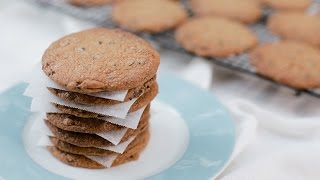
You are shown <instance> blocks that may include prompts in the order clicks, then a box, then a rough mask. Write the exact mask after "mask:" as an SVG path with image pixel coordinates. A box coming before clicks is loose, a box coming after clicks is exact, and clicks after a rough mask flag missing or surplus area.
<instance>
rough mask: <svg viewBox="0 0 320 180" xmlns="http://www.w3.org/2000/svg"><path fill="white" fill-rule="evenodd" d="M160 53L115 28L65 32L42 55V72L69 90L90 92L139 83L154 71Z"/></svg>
mask: <svg viewBox="0 0 320 180" xmlns="http://www.w3.org/2000/svg"><path fill="white" fill-rule="evenodd" d="M159 63H160V56H159V54H158V52H157V51H156V50H154V49H153V48H152V47H151V45H150V44H149V43H147V42H146V41H145V40H143V39H141V38H139V37H137V36H135V35H133V34H131V33H127V32H124V31H121V30H118V29H106V28H93V29H89V30H85V31H81V32H78V33H73V34H70V35H67V36H65V37H63V38H61V39H59V40H57V41H55V42H54V43H52V44H51V45H50V46H49V48H48V49H47V50H46V51H45V53H44V55H43V57H42V69H43V71H44V73H45V74H46V75H47V76H48V77H49V78H50V79H51V80H53V81H54V82H55V83H57V84H59V85H61V86H63V87H65V88H66V89H68V90H69V91H76V92H83V93H91V92H102V91H119V90H128V89H132V88H135V87H140V86H143V84H144V83H145V82H147V81H148V80H150V79H151V78H152V77H154V76H155V75H156V72H157V69H158V66H159Z"/></svg>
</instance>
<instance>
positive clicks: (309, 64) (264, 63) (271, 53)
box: [250, 41, 320, 89]
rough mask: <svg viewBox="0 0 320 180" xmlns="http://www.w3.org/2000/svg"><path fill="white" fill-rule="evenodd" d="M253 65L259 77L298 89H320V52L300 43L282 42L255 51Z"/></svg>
mask: <svg viewBox="0 0 320 180" xmlns="http://www.w3.org/2000/svg"><path fill="white" fill-rule="evenodd" d="M250 62H251V64H252V65H253V66H254V67H255V68H256V70H257V72H258V73H259V74H262V75H264V76H266V77H269V78H271V79H273V80H275V81H277V82H280V83H283V84H285V85H288V86H291V87H294V88H297V89H311V88H318V87H320V50H318V49H316V48H314V47H312V46H310V45H308V44H305V43H299V42H293V41H283V42H278V43H271V44H265V45H262V46H260V47H257V48H256V49H254V50H253V51H252V52H251V54H250Z"/></svg>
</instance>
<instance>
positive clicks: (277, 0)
mask: <svg viewBox="0 0 320 180" xmlns="http://www.w3.org/2000/svg"><path fill="white" fill-rule="evenodd" d="M261 1H262V3H263V4H264V5H266V6H268V7H270V8H273V9H276V10H281V11H304V10H306V9H307V8H308V7H309V6H310V4H311V0H261Z"/></svg>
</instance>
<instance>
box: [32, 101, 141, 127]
mask: <svg viewBox="0 0 320 180" xmlns="http://www.w3.org/2000/svg"><path fill="white" fill-rule="evenodd" d="M146 107H147V106H145V107H143V108H140V109H138V110H137V111H134V112H131V113H128V114H127V117H126V118H125V119H121V118H116V117H106V118H99V119H101V120H103V121H107V122H110V123H113V124H117V125H120V126H123V127H126V128H130V129H137V127H138V125H139V122H140V119H141V116H142V114H143V112H144V110H145V109H146ZM30 111H31V112H51V113H55V112H57V113H60V111H59V110H58V109H57V108H56V107H55V106H54V105H53V104H52V103H50V102H47V101H32V102H31V108H30Z"/></svg>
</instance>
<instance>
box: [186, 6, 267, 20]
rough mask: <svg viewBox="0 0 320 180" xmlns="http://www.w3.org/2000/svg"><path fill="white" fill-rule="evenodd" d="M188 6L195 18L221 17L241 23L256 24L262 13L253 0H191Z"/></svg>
mask: <svg viewBox="0 0 320 180" xmlns="http://www.w3.org/2000/svg"><path fill="white" fill-rule="evenodd" d="M190 5H191V8H192V11H193V13H194V14H195V15H197V16H204V15H214V16H222V17H226V18H230V19H233V20H237V21H240V22H243V23H253V22H256V21H257V20H259V18H260V17H261V13H262V11H261V7H260V5H259V4H258V3H257V2H254V0H191V1H190Z"/></svg>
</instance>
